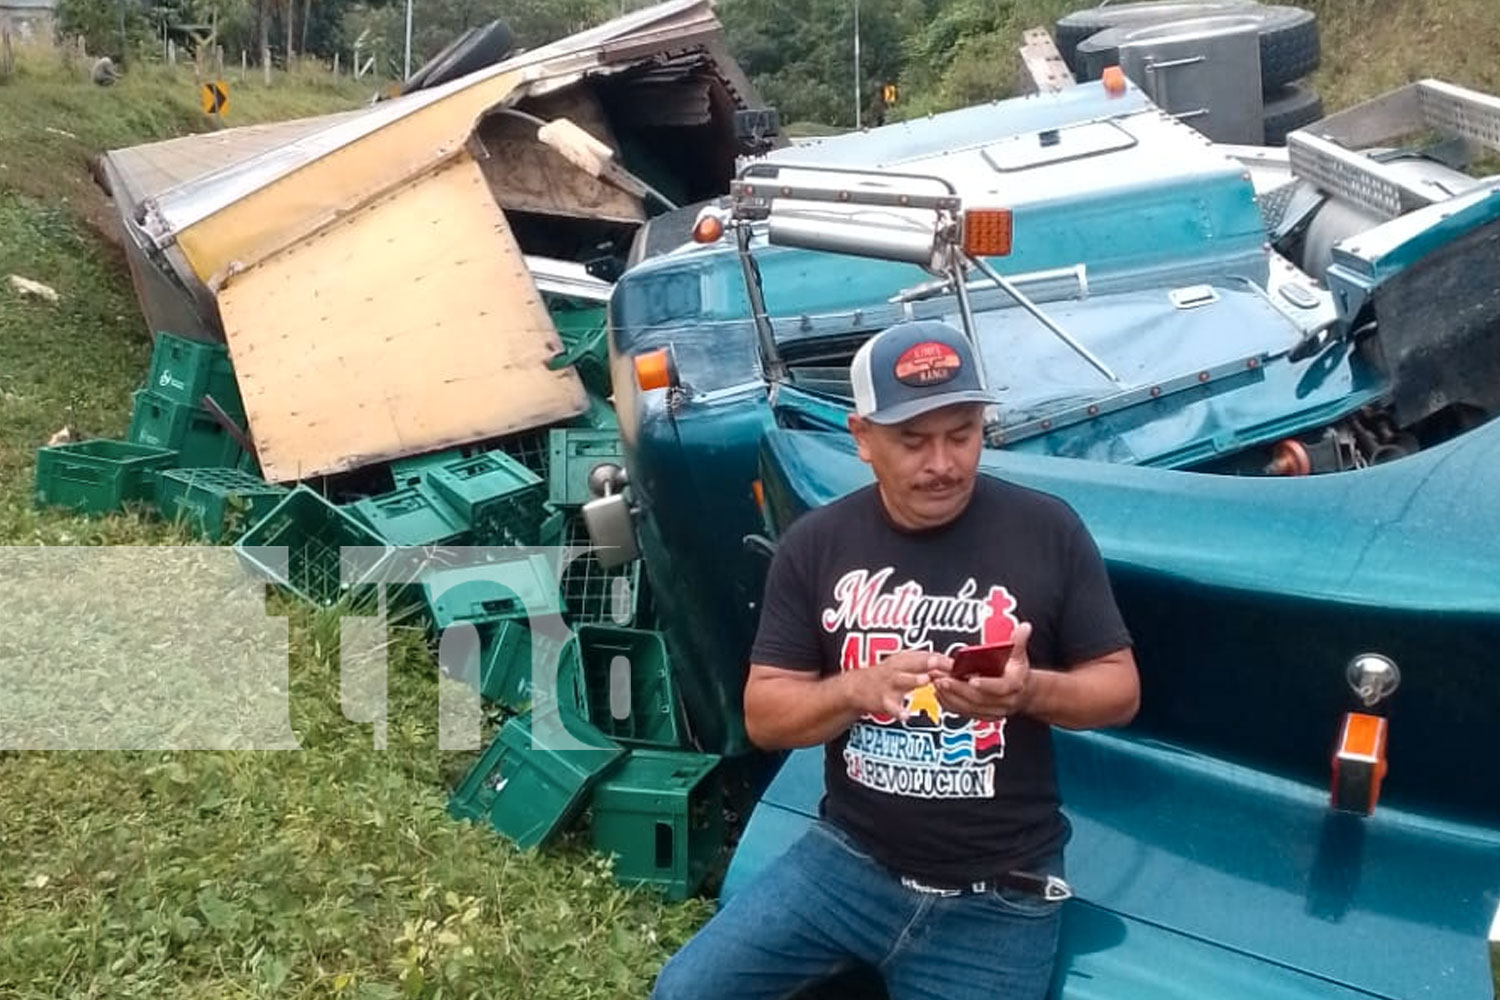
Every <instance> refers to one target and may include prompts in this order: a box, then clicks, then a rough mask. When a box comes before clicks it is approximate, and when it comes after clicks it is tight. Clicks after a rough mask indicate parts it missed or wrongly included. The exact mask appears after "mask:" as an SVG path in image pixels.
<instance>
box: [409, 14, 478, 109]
mask: <svg viewBox="0 0 1500 1000" xmlns="http://www.w3.org/2000/svg"><path fill="white" fill-rule="evenodd" d="M478 30H479V29H478V28H477V27H476V28H465V29H464V31H463V33H462V34H460V35H458V36H457V37H456V38H454V39H453V40H452V41H451V42H449V43H448V44H447V45H444V46H443V47H442V49H441V50H439V51H438V54H437V55H435V56H433V57H432V58H431V59H429V60H427V61H426V62H424V63H423V64H422V65H420V66H418V67H417V68H416V69H415V70H414V71H413V72H412V74H411V76H409V77H407V78H406V79H405V80H403V81H401V93H403V94H410V93H411V92H412V91H414V90H421V89H422V87H423V86H424V85H425V84H426V83H427V78H428V77H429V76H431V75H432V71H433V70H434V69H436V68H437V67H438V66H441V65H442V64H443V63H444V62H445V61H447V59H448V57H449V56H451V55H452V54H453V53H454V51H455V50H456V49H457V48H458V47H459V46H460V45H463V44H465V43H467V42H468V41H469V40H470V39H471V38H473V37H474V34H475V32H477V31H478Z"/></svg>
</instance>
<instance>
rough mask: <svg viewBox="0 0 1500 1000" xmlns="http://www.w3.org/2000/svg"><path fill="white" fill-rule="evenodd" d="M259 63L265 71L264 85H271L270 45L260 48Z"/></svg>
mask: <svg viewBox="0 0 1500 1000" xmlns="http://www.w3.org/2000/svg"><path fill="white" fill-rule="evenodd" d="M260 65H261V67H262V68H263V69H264V70H265V72H266V86H267V87H269V86H270V85H271V46H269V45H267V46H266V47H265V48H263V49H261V50H260Z"/></svg>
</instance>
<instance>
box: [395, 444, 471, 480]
mask: <svg viewBox="0 0 1500 1000" xmlns="http://www.w3.org/2000/svg"><path fill="white" fill-rule="evenodd" d="M463 457H464V453H463V452H462V451H461V450H459V449H457V448H454V449H451V450H449V451H440V452H436V453H434V454H431V455H417V456H415V457H413V458H398V459H396V460H395V461H393V462H392V463H391V466H390V469H391V478H392V479H394V480H395V481H396V487H397V489H400V488H401V487H403V486H421V485H422V484H423V483H424V482H426V479H427V472H428V470H429V469H435V468H438V467H440V466H443V465H447V464H448V463H450V462H457V461H461V460H462V459H463Z"/></svg>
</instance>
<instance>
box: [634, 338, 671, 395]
mask: <svg viewBox="0 0 1500 1000" xmlns="http://www.w3.org/2000/svg"><path fill="white" fill-rule="evenodd" d="M635 381H636V384H637V385H639V386H640V387H641V389H643V390H645V391H647V392H649V391H651V390H652V389H668V388H671V387H672V386H673V385H675V384H676V382H677V378H676V373H675V372H674V371H673V370H672V356H671V355H670V354H669V353H668V352H667V349H666V348H665V347H659V348H657V349H656V350H654V351H647V352H646V353H644V354H637V355H636V358H635Z"/></svg>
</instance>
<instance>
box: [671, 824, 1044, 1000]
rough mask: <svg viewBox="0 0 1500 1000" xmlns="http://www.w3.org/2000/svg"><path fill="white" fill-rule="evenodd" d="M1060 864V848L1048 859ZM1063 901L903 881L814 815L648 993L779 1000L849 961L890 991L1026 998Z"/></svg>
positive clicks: (1036, 989)
mask: <svg viewBox="0 0 1500 1000" xmlns="http://www.w3.org/2000/svg"><path fill="white" fill-rule="evenodd" d="M1047 872H1048V873H1049V874H1062V871H1061V858H1058V859H1056V865H1055V866H1054V867H1051V868H1049V869H1048V870H1047ZM1061 911H1062V904H1061V903H1058V902H1048V901H1045V900H1043V899H1041V898H1040V897H1037V896H1032V895H1027V894H1023V893H1020V892H1014V891H1012V890H1009V889H1000V890H991V891H989V892H984V893H970V894H966V895H962V896H941V895H934V894H932V893H928V892H922V891H919V890H915V889H910V888H907V887H906V886H905V885H903V884H902V882H901V880H900V878H898V877H896V876H894V875H892V874H891V873H890V872H889V871H888V870H887V869H885V868H883V867H882V866H880V865H879V864H877V863H876V862H875V861H874V860H873V859H872V858H870V857H869V855H867V854H865V853H863V852H862V851H861V850H860V849H859V848H858V847H857V846H855V845H854V844H853V842H851V841H850V840H849V838H848V837H847V835H845V834H844V833H843V832H842V831H840V830H838V829H837V828H835V827H833V826H831V825H830V824H828V823H825V822H822V821H818V822H815V823H814V824H813V828H812V829H811V830H810V831H809V832H808V833H807V834H806V835H805V836H803V837H802V838H801V839H799V840H798V841H797V843H795V844H793V845H792V847H791V848H790V849H788V851H787V852H786V853H785V854H783V855H782V856H781V857H780V858H779V859H777V861H776V862H774V863H773V864H772V865H771V866H769V867H768V868H767V870H766V871H765V872H764V873H763V874H762V875H761V876H760V877H758V878H757V879H755V881H754V882H753V883H751V884H750V885H748V886H746V888H745V889H743V890H742V891H741V892H739V893H738V894H736V895H735V896H734V897H732V898H731V899H730V900H729V902H728V904H726V905H725V906H724V907H723V908H722V909H721V910H720V911H719V912H718V913H717V914H716V915H715V916H714V918H713V919H712V920H710V921H709V922H708V924H707V925H706V926H704V927H703V929H702V930H700V931H699V932H698V933H697V934H696V935H695V936H694V937H693V938H692V940H690V941H689V942H688V943H687V944H686V945H684V946H683V947H682V949H681V950H680V951H678V952H677V954H675V955H674V956H672V958H671V960H670V961H669V962H667V964H666V966H665V967H664V968H663V969H662V971H661V975H660V976H659V977H658V978H657V981H656V988H655V990H654V991H653V992H652V994H651V997H652V1000H689V998H691V1000H719V998H733V1000H782V998H785V997H790V996H792V995H793V994H795V993H796V992H797V991H798V990H799V989H800V988H802V987H803V986H804V985H807V984H811V983H815V982H819V981H822V980H824V979H827V978H828V977H830V976H832V975H835V974H837V973H840V972H842V971H844V970H846V969H850V968H852V967H854V966H855V965H856V963H864V964H865V965H867V966H870V967H873V968H874V969H875V970H876V971H877V972H878V973H879V974H880V976H881V977H882V978H883V979H884V981H885V985H886V990H887V992H888V993H889V994H890V998H891V1000H928V998H931V1000H979V998H981V997H982V998H984V1000H1036V998H1040V997H1043V996H1045V995H1046V992H1047V988H1048V985H1049V983H1050V980H1051V978H1052V966H1053V961H1054V959H1055V957H1056V953H1057V942H1058V933H1059V930H1060V927H1061V917H1062V912H1061Z"/></svg>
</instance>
